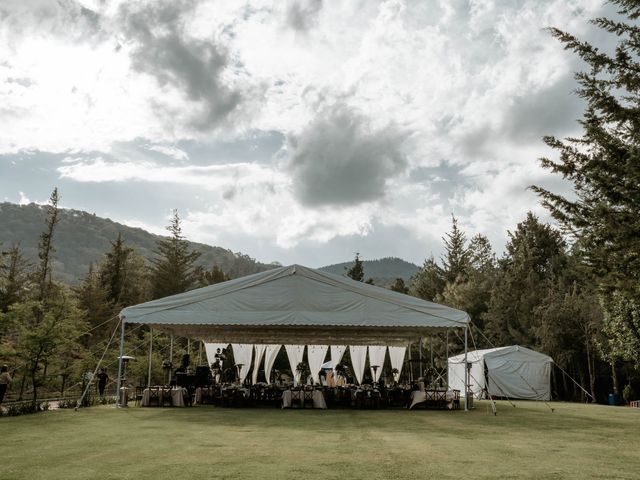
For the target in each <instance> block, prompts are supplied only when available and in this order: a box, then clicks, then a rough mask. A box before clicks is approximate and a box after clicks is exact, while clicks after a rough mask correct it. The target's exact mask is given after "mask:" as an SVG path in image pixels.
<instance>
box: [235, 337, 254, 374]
mask: <svg viewBox="0 0 640 480" xmlns="http://www.w3.org/2000/svg"><path fill="white" fill-rule="evenodd" d="M231 348H232V349H233V359H234V361H235V363H236V366H237V365H241V367H240V372H239V376H240V383H243V382H244V381H245V379H246V378H247V375H248V374H249V370H250V369H251V359H252V357H253V344H251V343H234V344H232V345H231Z"/></svg>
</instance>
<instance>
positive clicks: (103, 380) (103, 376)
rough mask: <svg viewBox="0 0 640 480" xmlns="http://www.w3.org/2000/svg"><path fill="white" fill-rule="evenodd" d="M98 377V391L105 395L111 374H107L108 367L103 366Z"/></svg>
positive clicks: (102, 395)
mask: <svg viewBox="0 0 640 480" xmlns="http://www.w3.org/2000/svg"><path fill="white" fill-rule="evenodd" d="M96 376H97V377H98V393H99V394H100V396H101V397H104V389H105V387H106V386H107V382H108V381H109V375H107V369H106V368H104V367H102V368H101V369H100V373H99V374H98V375H96Z"/></svg>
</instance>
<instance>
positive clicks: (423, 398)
mask: <svg viewBox="0 0 640 480" xmlns="http://www.w3.org/2000/svg"><path fill="white" fill-rule="evenodd" d="M456 400H458V401H459V400H460V392H457V390H424V391H423V390H415V391H413V392H411V405H410V406H409V409H411V408H413V407H415V406H416V405H418V404H419V403H425V402H426V403H431V404H435V405H437V406H440V407H442V408H445V407H446V408H448V409H449V410H453V409H454V408H457V405H456V402H455V401H456Z"/></svg>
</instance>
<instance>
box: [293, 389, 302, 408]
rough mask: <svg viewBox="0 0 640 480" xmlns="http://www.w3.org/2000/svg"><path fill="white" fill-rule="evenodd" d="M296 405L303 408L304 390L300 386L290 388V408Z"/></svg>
mask: <svg viewBox="0 0 640 480" xmlns="http://www.w3.org/2000/svg"><path fill="white" fill-rule="evenodd" d="M296 405H297V406H299V407H300V408H304V390H302V389H301V388H296V389H291V408H293V407H294V406H296Z"/></svg>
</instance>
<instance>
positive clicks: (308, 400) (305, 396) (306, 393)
mask: <svg viewBox="0 0 640 480" xmlns="http://www.w3.org/2000/svg"><path fill="white" fill-rule="evenodd" d="M309 404H310V405H311V408H313V407H314V401H313V390H302V408H306V406H307V405H309Z"/></svg>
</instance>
